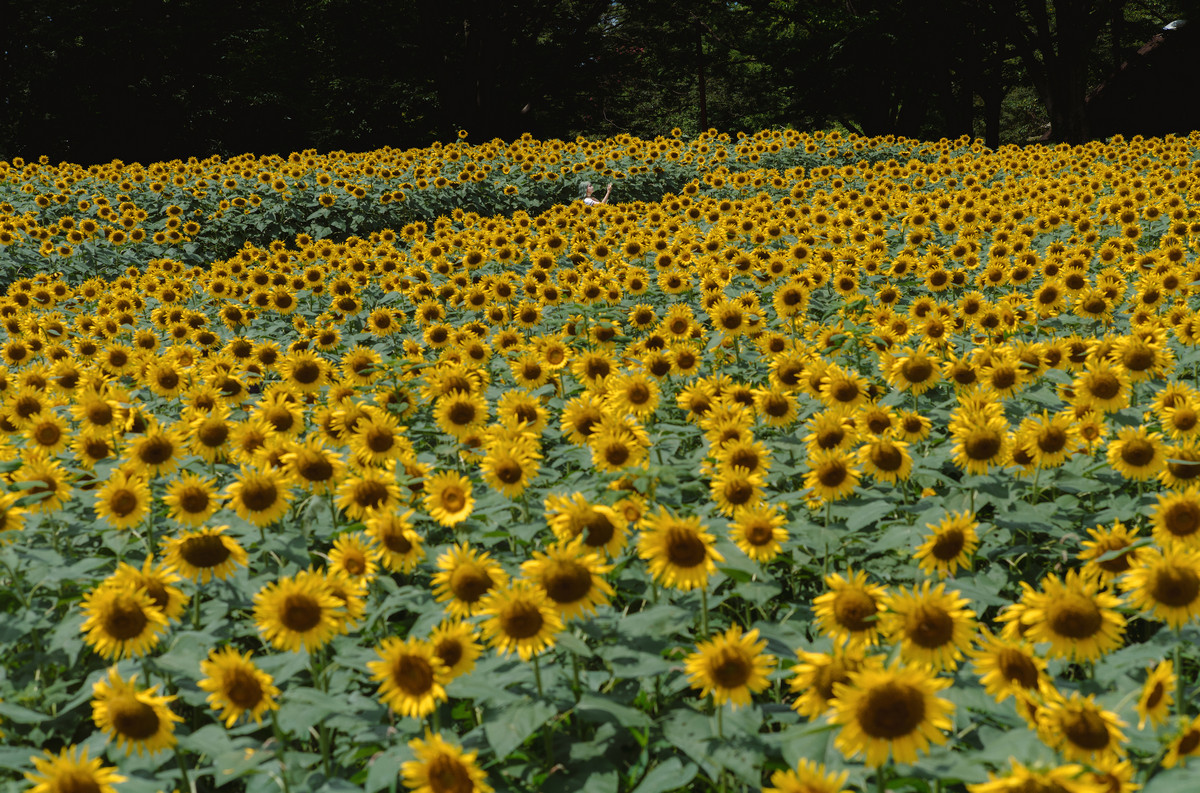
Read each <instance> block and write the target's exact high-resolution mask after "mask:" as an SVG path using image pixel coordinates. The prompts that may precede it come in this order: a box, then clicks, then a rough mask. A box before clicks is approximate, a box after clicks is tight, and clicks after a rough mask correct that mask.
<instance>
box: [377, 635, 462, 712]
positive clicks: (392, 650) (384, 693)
mask: <svg viewBox="0 0 1200 793" xmlns="http://www.w3.org/2000/svg"><path fill="white" fill-rule="evenodd" d="M375 652H376V653H377V654H378V655H379V660H378V661H368V662H367V668H368V669H369V670H370V672H371V679H372V680H374V681H376V682H378V683H379V699H380V700H381V701H382V702H383V703H384V704H385V705H387V706H388V707H389V708H391V709H392V710H393V711H395V712H396V713H399V714H400V715H401V716H412V717H413V718H417V719H421V718H424V717H425V716H428V715H429V714H430V713H432V712H433V711H434V709H435V708H437V706H438V703H439V702H445V701H446V689H445V685H446V684H447V683H449V682H450V670H449V669H447V668H446V664H445V663H443V662H442V659H441V658H439V657H438V656H437V654H436V653H434V651H433V646H432V644H431V643H430V642H428V641H426V640H424V639H408V640H401V639H399V638H398V637H395V636H389V637H388V638H386V639H384V640H383V641H382V642H380V644H379V645H378V646H377V647H376V648H375Z"/></svg>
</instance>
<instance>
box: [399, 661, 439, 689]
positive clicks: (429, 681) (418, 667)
mask: <svg viewBox="0 0 1200 793" xmlns="http://www.w3.org/2000/svg"><path fill="white" fill-rule="evenodd" d="M392 680H393V682H395V684H396V687H397V688H399V689H400V690H402V691H403V692H404V693H405V694H408V695H409V696H421V695H423V694H426V693H428V692H429V690H430V689H431V688H433V667H432V666H430V665H429V662H428V661H426V660H425V659H424V658H421V657H420V656H417V655H407V654H406V655H402V656H400V657H399V658H397V659H396V662H395V663H394V664H393V665H392Z"/></svg>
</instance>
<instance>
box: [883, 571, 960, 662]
mask: <svg viewBox="0 0 1200 793" xmlns="http://www.w3.org/2000/svg"><path fill="white" fill-rule="evenodd" d="M969 603H970V601H968V600H967V599H966V598H964V597H962V596H961V595H960V594H959V593H958V592H957V591H951V592H947V591H946V589H945V584H938V585H937V587H934V586H933V584H932V583H931V582H930V581H925V582H924V583H923V584H922V585H921V586H919V587H913V588H912V589H911V590H908V589H900V590H898V591H896V592H894V593H890V594H887V595H884V598H883V601H882V604H881V605H882V606H883V607H884V609H885V610H886V611H885V613H884V614H883V619H882V622H883V625H882V630H883V632H884V633H885V634H886V635H887V637H888V639H889V640H890V641H892V642H898V643H899V644H900V659H901V660H902V661H904V662H905V663H912V662H917V663H923V664H925V665H926V666H928V667H929V668H930V669H933V670H934V671H939V672H940V671H943V670H951V671H953V670H954V669H956V668H957V667H958V662H959V660H960V659H961V658H962V657H963V654H964V653H965V652H966V651H967V650H968V648H969V647H970V645H971V640H972V639H973V638H974V637H975V632H976V630H977V625H976V621H975V612H974V611H972V610H970V609H968V608H966V606H967V605H968V604H969Z"/></svg>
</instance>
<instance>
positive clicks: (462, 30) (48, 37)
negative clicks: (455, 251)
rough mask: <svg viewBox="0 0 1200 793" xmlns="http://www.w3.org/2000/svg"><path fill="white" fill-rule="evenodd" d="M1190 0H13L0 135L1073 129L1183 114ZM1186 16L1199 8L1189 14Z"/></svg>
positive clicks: (29, 144)
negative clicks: (113, 1)
mask: <svg viewBox="0 0 1200 793" xmlns="http://www.w3.org/2000/svg"><path fill="white" fill-rule="evenodd" d="M1194 2H1195V0H1174V1H1171V0H1162V1H1156V0H1140V1H1134V0H1097V1H1096V2H1087V1H1086V0H943V2H937V3H931V2H928V1H927V0H803V1H802V0H746V2H715V1H713V0H694V1H691V2H687V1H685V0H628V1H627V2H610V1H609V0H525V1H524V2H502V1H500V0H488V1H487V2H484V1H483V0H438V2H431V0H282V1H281V0H273V2H270V3H268V2H262V0H243V1H242V2H238V3H236V4H235V3H226V2H222V1H221V0H216V1H215V2H214V0H134V2H127V3H123V4H118V6H119V7H118V8H114V7H113V5H109V4H100V3H94V2H90V0H39V1H38V2H36V3H32V2H31V3H14V4H11V5H10V6H9V8H8V11H7V12H6V15H5V24H4V26H3V32H2V33H0V56H2V58H3V62H2V64H0V67H2V71H0V84H2V85H3V86H4V94H3V97H2V99H0V101H2V102H3V105H2V112H0V157H14V156H23V157H26V158H28V157H33V156H37V155H42V154H45V155H48V156H49V157H50V159H51V160H52V161H54V162H57V161H59V160H70V161H75V162H82V163H92V162H100V161H108V160H110V159H113V158H119V159H124V160H126V161H132V160H138V161H142V162H149V161H153V160H158V159H171V158H176V157H187V156H193V155H195V156H205V155H208V154H221V155H226V156H228V155H232V154H239V153H243V152H255V153H272V152H275V153H286V152H290V151H296V150H301V149H305V148H315V149H318V150H322V151H328V150H334V149H346V150H366V149H372V148H376V147H379V146H383V145H391V146H396V147H409V146H424V145H427V144H429V143H431V142H433V141H435V140H448V139H450V138H452V137H453V136H454V134H455V133H456V132H457V130H459V129H466V130H468V131H469V133H470V136H471V139H472V140H475V141H481V140H487V139H490V138H493V137H499V138H502V139H505V140H510V139H513V138H516V137H518V136H520V135H521V134H523V133H531V134H533V135H534V136H537V137H543V138H546V137H560V138H573V137H575V136H576V135H586V136H608V135H614V134H619V133H631V134H636V135H642V136H653V135H656V134H662V133H664V132H666V131H668V130H670V129H672V128H673V127H679V128H681V129H682V130H684V132H685V133H694V132H696V131H698V130H700V129H707V128H712V127H715V128H717V129H720V130H750V131H752V130H756V129H761V128H764V127H768V126H785V125H786V126H793V127H797V128H802V129H813V128H829V127H831V126H834V125H840V126H843V127H845V128H847V129H849V130H852V131H855V132H860V133H863V134H867V135H879V134H899V135H906V136H909V137H926V138H928V137H934V138H937V137H943V136H944V137H958V136H960V135H964V134H965V135H971V136H974V137H982V138H984V139H985V141H986V142H987V143H988V144H989V145H991V146H996V145H999V144H1002V143H1013V142H1023V141H1026V140H1030V139H1034V138H1039V137H1042V138H1045V139H1048V140H1059V141H1070V142H1076V141H1081V140H1085V139H1088V138H1091V137H1102V136H1107V135H1111V134H1113V133H1116V132H1123V133H1125V134H1132V133H1142V134H1162V133H1165V132H1187V131H1189V130H1190V129H1192V128H1193V127H1194V126H1197V125H1198V124H1200V122H1197V121H1196V119H1195V116H1196V113H1197V107H1200V103H1197V102H1196V101H1194V99H1193V97H1192V96H1191V92H1192V91H1193V90H1194V89H1191V88H1190V85H1191V84H1192V83H1193V82H1194V77H1195V74H1196V71H1197V70H1196V66H1197V65H1198V64H1197V57H1196V52H1197V49H1198V48H1197V47H1195V46H1194V45H1193V44H1192V39H1193V37H1196V38H1200V22H1197V24H1195V25H1193V26H1192V27H1190V28H1189V27H1188V26H1186V25H1184V26H1182V27H1179V28H1178V29H1174V30H1169V31H1166V32H1163V28H1164V26H1165V25H1167V23H1170V22H1172V21H1174V20H1177V19H1181V18H1187V17H1188V16H1191V13H1190V12H1191V10H1192V9H1191V6H1192V5H1193V4H1194ZM1198 18H1200V17H1198Z"/></svg>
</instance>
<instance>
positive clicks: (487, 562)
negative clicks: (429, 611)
mask: <svg viewBox="0 0 1200 793" xmlns="http://www.w3.org/2000/svg"><path fill="white" fill-rule="evenodd" d="M437 566H438V572H437V573H434V575H433V581H432V582H431V583H432V585H433V599H434V600H436V601H437V602H438V603H444V604H445V609H446V611H448V612H449V613H450V616H452V617H458V618H464V619H465V618H466V617H470V616H471V615H473V614H477V613H479V609H480V607H481V601H482V599H483V596H484V595H485V594H487V593H488V592H489V591H491V590H492V589H494V588H497V587H503V586H505V585H507V584H508V574H507V573H505V572H504V568H502V567H501V566H500V565H499V564H498V563H497V562H496V561H495V560H494V559H492V557H491V555H490V554H488V553H487V552H486V551H477V550H475V549H474V548H472V547H471V546H470V545H468V544H466V543H463V544H461V545H455V546H454V547H453V548H451V549H450V550H449V551H447V552H446V553H444V554H442V555H441V556H439V557H438V560H437Z"/></svg>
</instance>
